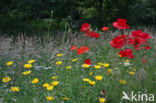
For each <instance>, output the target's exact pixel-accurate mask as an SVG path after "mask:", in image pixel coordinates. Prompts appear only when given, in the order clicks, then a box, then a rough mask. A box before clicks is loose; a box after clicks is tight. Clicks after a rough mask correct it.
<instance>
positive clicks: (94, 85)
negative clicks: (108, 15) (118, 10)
mask: <svg viewBox="0 0 156 103" xmlns="http://www.w3.org/2000/svg"><path fill="white" fill-rule="evenodd" d="M112 26H113V29H115V30H113V29H112V30H111V28H108V27H106V26H105V27H102V28H100V29H96V28H93V25H91V24H89V23H87V22H84V23H83V24H82V25H81V28H79V29H80V32H75V33H73V34H72V35H68V34H67V35H66V34H61V35H60V36H58V37H57V38H59V39H58V40H56V39H55V38H52V37H49V38H48V39H47V38H46V37H45V38H44V37H43V38H38V37H35V36H34V37H25V36H17V40H16V41H15V40H14V39H13V37H1V40H0V103H156V99H155V98H156V79H155V78H156V45H155V44H156V31H155V30H152V29H150V28H140V29H133V28H132V27H131V26H130V25H129V24H128V21H127V20H125V19H123V18H118V19H117V20H116V21H114V22H113V23H112Z"/></svg>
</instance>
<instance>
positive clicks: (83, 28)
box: [81, 23, 100, 38]
mask: <svg viewBox="0 0 156 103" xmlns="http://www.w3.org/2000/svg"><path fill="white" fill-rule="evenodd" d="M81 31H82V32H85V34H84V36H89V37H90V38H99V37H100V34H99V33H95V32H94V31H93V30H92V29H91V28H90V24H88V23H84V24H82V25H81Z"/></svg>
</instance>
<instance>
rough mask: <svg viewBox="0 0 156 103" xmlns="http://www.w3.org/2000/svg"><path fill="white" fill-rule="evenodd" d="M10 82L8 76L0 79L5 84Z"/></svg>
mask: <svg viewBox="0 0 156 103" xmlns="http://www.w3.org/2000/svg"><path fill="white" fill-rule="evenodd" d="M10 80H11V78H10V77H9V76H7V77H4V78H2V82H4V83H7V82H9V81H10Z"/></svg>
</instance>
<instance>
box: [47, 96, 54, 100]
mask: <svg viewBox="0 0 156 103" xmlns="http://www.w3.org/2000/svg"><path fill="white" fill-rule="evenodd" d="M46 99H47V100H48V101H52V100H54V97H52V96H47V97H46Z"/></svg>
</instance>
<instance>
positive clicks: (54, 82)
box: [51, 81, 59, 86]
mask: <svg viewBox="0 0 156 103" xmlns="http://www.w3.org/2000/svg"><path fill="white" fill-rule="evenodd" d="M51 84H52V85H53V86H57V85H58V84H59V81H53V82H51Z"/></svg>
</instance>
